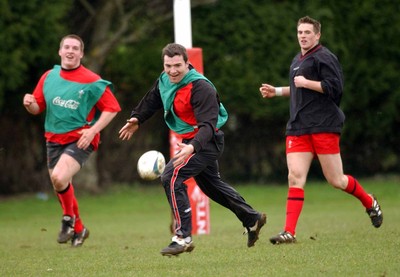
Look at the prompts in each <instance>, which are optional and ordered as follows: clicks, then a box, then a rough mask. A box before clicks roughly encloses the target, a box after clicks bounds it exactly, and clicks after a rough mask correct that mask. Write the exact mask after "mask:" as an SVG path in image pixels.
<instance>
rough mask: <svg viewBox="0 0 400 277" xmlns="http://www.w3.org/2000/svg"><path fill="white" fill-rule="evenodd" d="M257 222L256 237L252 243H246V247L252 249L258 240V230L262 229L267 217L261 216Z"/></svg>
mask: <svg viewBox="0 0 400 277" xmlns="http://www.w3.org/2000/svg"><path fill="white" fill-rule="evenodd" d="M257 221H258V225H257V229H256V231H255V232H256V237H255V239H254V240H253V241H251V242H247V247H253V246H254V244H255V243H256V241H257V240H258V235H259V234H260V230H261V228H262V227H264V225H265V224H266V223H267V215H266V214H264V213H263V214H261V217H260V219H258V220H257Z"/></svg>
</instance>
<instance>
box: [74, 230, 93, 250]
mask: <svg viewBox="0 0 400 277" xmlns="http://www.w3.org/2000/svg"><path fill="white" fill-rule="evenodd" d="M89 234H90V232H89V230H88V229H86V233H85V235H84V236H83V238H82V242H81V243H79V244H77V245H74V241H73V240H72V242H71V247H80V246H82V245H83V243H84V242H85V240H86V239H87V238H88V237H89Z"/></svg>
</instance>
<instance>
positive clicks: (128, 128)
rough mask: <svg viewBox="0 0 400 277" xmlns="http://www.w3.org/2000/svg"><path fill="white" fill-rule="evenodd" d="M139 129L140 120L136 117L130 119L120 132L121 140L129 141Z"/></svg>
mask: <svg viewBox="0 0 400 277" xmlns="http://www.w3.org/2000/svg"><path fill="white" fill-rule="evenodd" d="M138 129H139V120H138V119H137V118H136V117H132V118H130V119H128V120H127V121H126V124H125V125H124V127H122V128H121V130H119V138H120V139H122V140H129V139H130V138H131V137H132V135H133V134H134V133H135V132H136V131H137V130H138Z"/></svg>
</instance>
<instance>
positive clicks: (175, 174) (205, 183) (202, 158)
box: [161, 130, 259, 237]
mask: <svg viewBox="0 0 400 277" xmlns="http://www.w3.org/2000/svg"><path fill="white" fill-rule="evenodd" d="M189 141H190V140H184V141H183V142H184V143H188V142H189ZM223 149H224V133H223V132H222V131H221V130H219V131H217V132H216V133H215V134H214V138H213V139H212V140H211V141H209V142H208V143H207V145H206V146H205V147H204V148H203V149H201V151H200V152H199V153H194V154H192V155H191V156H190V157H189V158H188V159H187V161H186V162H185V163H184V164H182V165H179V166H177V167H176V168H174V167H173V165H172V160H171V161H169V162H168V164H167V165H166V167H165V170H164V173H163V174H162V175H161V182H162V184H163V186H164V189H165V193H166V195H167V198H168V202H169V204H170V206H171V210H172V212H173V214H174V218H175V221H176V226H175V227H176V229H175V234H176V235H178V236H182V237H188V236H191V231H192V212H191V209H190V202H189V196H188V193H187V186H186V185H185V184H184V181H185V180H187V179H189V178H190V177H194V179H195V180H196V183H197V185H198V186H199V188H200V189H201V190H202V191H203V192H204V194H206V195H207V196H208V197H209V198H210V199H212V200H214V201H215V202H217V203H218V204H220V205H222V206H224V207H226V208H228V209H229V210H231V211H232V212H233V213H234V214H235V215H236V216H237V218H238V219H239V220H240V221H241V222H242V224H243V227H252V226H253V225H254V224H255V223H256V221H257V219H258V215H259V213H258V212H257V211H255V210H254V209H253V208H252V207H251V206H250V205H249V204H247V203H246V201H245V200H244V199H243V197H242V196H241V195H240V194H239V193H238V192H237V191H236V190H235V189H234V188H233V187H231V186H230V185H229V184H227V183H225V182H223V181H222V180H221V177H220V174H219V166H218V158H219V157H220V156H221V155H222V152H223Z"/></svg>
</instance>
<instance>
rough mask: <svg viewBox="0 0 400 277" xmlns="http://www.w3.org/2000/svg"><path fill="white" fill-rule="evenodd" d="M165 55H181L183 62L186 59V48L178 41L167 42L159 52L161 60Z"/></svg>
mask: <svg viewBox="0 0 400 277" xmlns="http://www.w3.org/2000/svg"><path fill="white" fill-rule="evenodd" d="M165 55H167V56H168V57H170V58H172V57H174V56H182V57H183V60H184V61H185V62H187V61H188V54H187V51H186V48H185V47H184V46H182V45H180V44H178V43H169V44H167V45H166V46H165V47H164V48H163V50H162V52H161V59H162V60H164V56H165Z"/></svg>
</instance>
